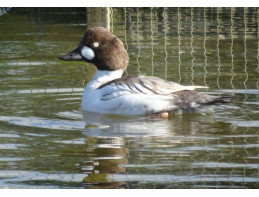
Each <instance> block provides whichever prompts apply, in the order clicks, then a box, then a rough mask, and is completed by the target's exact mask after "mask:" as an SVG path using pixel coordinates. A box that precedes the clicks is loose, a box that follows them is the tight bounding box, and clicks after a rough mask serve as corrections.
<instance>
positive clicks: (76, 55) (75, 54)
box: [59, 47, 84, 61]
mask: <svg viewBox="0 0 259 197" xmlns="http://www.w3.org/2000/svg"><path fill="white" fill-rule="evenodd" d="M59 59H60V60H65V61H84V60H83V58H82V56H81V55H80V47H77V48H76V49H75V50H73V51H71V52H69V53H67V54H65V55H63V56H60V57H59Z"/></svg>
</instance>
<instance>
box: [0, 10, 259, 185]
mask: <svg viewBox="0 0 259 197" xmlns="http://www.w3.org/2000/svg"><path fill="white" fill-rule="evenodd" d="M0 13H1V16H0V69H1V72H0V188H259V170H258V169H259V155H258V150H259V143H258V140H259V138H258V128H259V120H258V117H259V99H258V98H259V96H258V95H259V90H258V85H259V79H258V77H259V66H258V62H259V53H258V51H259V50H258V49H259V39H258V14H259V12H258V10H256V9H255V8H237V9H235V8H180V9H178V8H152V9H151V8H144V9H141V8H138V9H137V8H127V9H123V8H113V9H104V8H88V9H86V8H12V9H11V10H7V13H6V12H4V11H1V12H0ZM99 25H101V26H105V27H108V28H110V29H111V30H112V31H113V32H114V33H115V34H116V35H117V36H118V37H119V38H120V39H121V40H122V41H123V42H124V44H125V47H126V48H127V50H128V52H129V55H130V66H129V67H128V69H127V73H128V74H146V75H154V76H158V77H161V78H164V79H168V80H172V81H175V82H179V83H181V84H183V85H207V86H209V87H210V89H209V90H207V93H208V94H211V95H229V94H234V95H235V100H234V102H233V103H231V104H229V105H221V106H217V107H216V109H215V113H214V114H213V115H210V116H204V115H193V114H192V115H183V116H179V115H176V116H172V117H170V118H169V119H162V118H156V117H121V116H111V115H110V116H102V115H98V114H92V113H86V112H82V111H81V110H80V107H81V96H82V93H83V88H84V86H85V84H86V83H87V82H88V81H89V80H90V79H91V77H92V76H93V74H94V72H95V68H94V67H93V66H91V65H89V64H86V63H83V62H64V61H59V60H58V57H59V56H60V55H62V54H64V53H66V52H68V51H71V50H72V49H74V48H75V47H76V45H77V43H78V42H79V40H80V38H81V36H82V35H83V33H84V32H85V30H86V29H88V28H90V27H93V26H99Z"/></svg>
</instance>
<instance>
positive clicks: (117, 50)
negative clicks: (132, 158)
mask: <svg viewBox="0 0 259 197" xmlns="http://www.w3.org/2000/svg"><path fill="white" fill-rule="evenodd" d="M59 59H60V60H65V61H85V62H89V63H92V64H94V65H95V66H96V68H97V71H96V73H95V75H94V77H93V79H92V80H91V81H90V82H89V83H88V84H87V85H86V87H85V90H84V94H83V98H82V110H84V111H89V112H95V113H101V114H118V115H160V116H161V117H168V116H169V115H170V114H182V113H204V112H205V113H206V112H208V111H211V110H208V107H211V106H213V105H214V104H220V103H228V102H230V101H231V98H232V97H231V96H225V97H216V96H210V95H208V94H205V93H202V92H197V91H195V89H197V88H207V87H206V86H183V85H180V84H178V83H175V82H171V81H167V80H164V79H161V78H158V77H154V76H144V75H139V76H131V75H128V76H124V77H122V74H123V72H124V71H125V70H126V68H127V66H128V62H129V56H128V53H127V51H126V50H125V48H124V45H123V43H122V41H121V40H120V39H119V38H118V37H116V36H115V35H114V34H113V33H112V32H110V31H109V30H107V29H105V28H103V27H94V28H91V29H89V30H88V31H86V33H85V34H84V36H83V38H82V39H81V41H80V42H79V45H78V47H77V48H76V49H75V50H73V51H72V52H69V53H67V54H65V55H63V56H61V57H60V58H59Z"/></svg>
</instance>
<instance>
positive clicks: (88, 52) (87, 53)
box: [81, 46, 95, 60]
mask: <svg viewBox="0 0 259 197" xmlns="http://www.w3.org/2000/svg"><path fill="white" fill-rule="evenodd" d="M81 53H82V55H83V56H84V57H85V58H86V59H88V60H92V59H94V57H95V54H94V51H93V50H92V49H91V48H89V47H87V46H84V47H83V49H82V51H81Z"/></svg>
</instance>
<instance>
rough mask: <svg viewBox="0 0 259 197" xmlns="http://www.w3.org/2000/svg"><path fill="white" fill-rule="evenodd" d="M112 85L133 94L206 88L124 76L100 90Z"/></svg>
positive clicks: (142, 77)
mask: <svg viewBox="0 0 259 197" xmlns="http://www.w3.org/2000/svg"><path fill="white" fill-rule="evenodd" d="M111 84H114V85H115V86H117V87H124V88H129V89H130V90H131V91H132V92H134V93H144V94H160V95H170V94H172V93H174V92H179V91H183V90H194V89H196V88H207V87H206V86H182V85H180V84H178V83H174V82H170V81H166V80H164V79H160V78H158V77H153V76H130V75H128V76H125V77H122V78H119V79H115V80H112V81H110V82H108V83H105V84H103V85H101V86H100V87H99V88H98V89H101V88H103V87H105V86H107V85H111Z"/></svg>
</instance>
